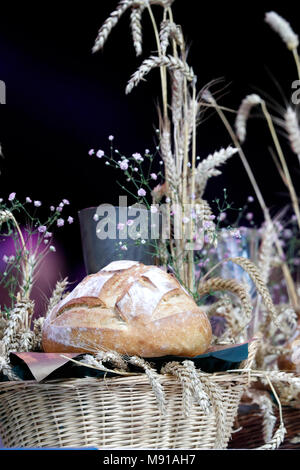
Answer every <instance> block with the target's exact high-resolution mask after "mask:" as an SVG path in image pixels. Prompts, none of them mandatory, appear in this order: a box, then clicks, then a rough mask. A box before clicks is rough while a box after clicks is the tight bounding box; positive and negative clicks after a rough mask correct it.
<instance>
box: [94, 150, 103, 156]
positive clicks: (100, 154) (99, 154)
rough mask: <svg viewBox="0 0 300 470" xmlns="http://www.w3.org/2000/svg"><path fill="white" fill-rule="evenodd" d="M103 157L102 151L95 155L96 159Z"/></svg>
mask: <svg viewBox="0 0 300 470" xmlns="http://www.w3.org/2000/svg"><path fill="white" fill-rule="evenodd" d="M103 155H104V152H103V150H98V152H97V153H96V157H98V158H102V157H103Z"/></svg>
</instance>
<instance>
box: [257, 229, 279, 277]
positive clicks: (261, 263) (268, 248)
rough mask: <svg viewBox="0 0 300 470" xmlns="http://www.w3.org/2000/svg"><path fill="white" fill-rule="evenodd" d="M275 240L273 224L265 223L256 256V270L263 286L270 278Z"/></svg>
mask: <svg viewBox="0 0 300 470" xmlns="http://www.w3.org/2000/svg"><path fill="white" fill-rule="evenodd" d="M275 238H276V233H275V229H274V224H273V223H270V222H268V221H267V222H266V223H265V226H264V229H263V235H262V242H261V245H260V248H259V255H258V268H259V271H260V274H261V278H262V280H263V282H264V283H265V284H267V283H268V281H269V277H270V272H271V264H272V259H273V257H274V243H275Z"/></svg>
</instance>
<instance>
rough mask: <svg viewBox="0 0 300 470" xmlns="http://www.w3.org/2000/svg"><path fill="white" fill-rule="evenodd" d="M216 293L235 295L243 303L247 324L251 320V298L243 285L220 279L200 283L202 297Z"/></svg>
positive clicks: (199, 291) (199, 292) (199, 290)
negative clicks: (227, 292) (222, 292)
mask: <svg viewBox="0 0 300 470" xmlns="http://www.w3.org/2000/svg"><path fill="white" fill-rule="evenodd" d="M214 291H229V292H232V293H233V294H235V295H236V296H237V297H238V298H239V299H240V301H241V304H242V307H243V309H244V312H245V315H246V319H247V323H248V322H249V321H250V320H251V315H252V303H251V298H250V296H249V293H248V292H247V290H246V288H245V287H244V286H243V285H241V284H240V283H238V282H237V281H235V280H234V279H223V278H220V277H215V278H212V279H209V280H208V281H206V282H203V283H201V282H200V283H199V285H198V294H199V295H200V296H203V295H205V294H209V293H210V294H212V293H213V292H214ZM244 326H245V325H244Z"/></svg>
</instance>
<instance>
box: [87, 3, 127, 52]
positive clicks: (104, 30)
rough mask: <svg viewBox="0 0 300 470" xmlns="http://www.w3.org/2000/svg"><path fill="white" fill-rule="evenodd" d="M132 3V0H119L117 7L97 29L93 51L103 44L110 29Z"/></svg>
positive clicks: (100, 47)
mask: <svg viewBox="0 0 300 470" xmlns="http://www.w3.org/2000/svg"><path fill="white" fill-rule="evenodd" d="M131 5H132V0H121V1H120V2H119V4H118V6H117V8H116V9H115V10H114V11H113V12H112V13H111V14H110V15H109V17H108V18H107V19H106V20H105V21H104V23H103V25H102V26H101V28H100V29H99V32H98V36H97V38H96V40H95V44H94V47H93V49H92V51H93V52H97V51H99V50H100V49H102V47H103V46H104V44H105V42H106V40H107V38H108V36H109V34H110V32H111V30H112V29H113V27H114V26H116V24H117V23H118V21H119V19H120V18H121V16H122V15H123V14H124V13H125V11H126V10H127V9H128V8H129V7H130V6H131Z"/></svg>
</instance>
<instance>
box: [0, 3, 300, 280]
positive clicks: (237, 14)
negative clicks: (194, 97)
mask: <svg viewBox="0 0 300 470" xmlns="http://www.w3.org/2000/svg"><path fill="white" fill-rule="evenodd" d="M116 4H117V1H115V0H111V1H110V0H101V1H98V2H92V1H88V0H86V1H85V2H62V1H61V2H55V1H52V2H47V1H46V2H39V3H35V2H24V3H23V4H22V5H21V4H19V3H11V4H10V6H9V5H3V4H2V5H1V10H0V79H1V80H4V81H5V84H6V91H7V104H6V105H4V106H1V107H0V142H1V143H2V149H3V153H4V155H5V158H4V159H3V160H2V159H0V166H1V175H0V197H3V198H7V196H8V194H9V193H10V192H12V191H15V192H17V197H18V198H19V199H21V200H23V199H24V198H25V197H26V196H30V197H32V199H39V200H41V201H42V202H43V207H48V206H49V205H50V204H52V203H53V204H54V205H57V203H58V202H60V200H61V199H62V198H67V199H69V200H70V202H71V206H70V210H69V211H68V213H70V214H71V215H73V216H74V218H75V222H76V223H75V224H73V225H70V226H66V227H65V228H64V229H60V230H59V231H58V236H57V237H58V238H57V240H58V244H60V246H61V247H62V248H63V252H64V257H65V260H66V263H65V265H64V267H63V268H61V269H62V271H63V272H61V273H60V274H61V275H69V276H70V278H71V279H73V280H78V279H77V278H78V277H80V276H81V275H82V274H84V271H83V260H82V252H81V244H80V231H79V223H78V219H77V211H78V210H80V209H82V208H84V207H89V206H97V205H99V204H101V203H103V202H108V203H113V204H117V203H118V196H119V193H120V189H119V186H118V185H117V183H116V179H118V177H119V176H121V175H120V174H117V173H116V172H115V171H113V170H112V169H109V168H107V167H106V166H105V165H104V164H103V162H102V161H99V160H98V159H97V158H92V157H90V156H89V155H88V150H89V149H90V148H95V149H98V148H101V149H104V150H109V141H108V136H109V135H110V134H112V135H114V136H115V146H116V147H117V148H118V149H120V150H121V151H122V152H123V153H124V154H127V155H131V154H132V153H133V152H141V153H142V152H143V151H144V149H145V148H149V149H153V148H154V147H155V145H156V141H155V132H154V129H155V127H156V126H157V115H156V109H155V106H156V103H157V96H159V86H158V85H159V81H158V76H159V75H158V73H157V71H154V72H152V73H151V74H149V76H148V78H147V82H145V83H142V84H141V85H140V86H139V87H138V88H137V89H134V90H133V92H132V94H131V95H129V96H126V95H125V93H124V90H125V86H126V83H127V80H128V79H129V77H130V75H131V74H132V73H133V72H134V71H135V70H136V68H137V67H138V65H139V64H140V63H141V61H142V58H145V57H147V56H148V55H150V53H151V52H154V51H155V43H154V39H153V35H152V32H151V24H150V21H149V18H148V16H147V13H146V12H145V13H144V22H143V24H144V54H143V56H142V58H141V57H139V58H136V57H135V54H134V49H133V46H132V41H131V36H130V31H129V14H128V13H127V14H125V15H124V17H122V19H121V21H120V23H119V24H118V25H117V26H116V27H115V28H114V30H113V32H112V34H111V36H110V37H109V39H108V41H107V43H106V45H105V48H104V51H101V52H98V53H96V54H92V53H91V49H92V46H93V44H94V40H95V38H96V35H97V31H98V29H99V27H100V26H101V24H102V23H103V21H104V20H105V19H106V17H107V16H108V15H109V13H110V11H112V10H113V9H114V7H115V6H116ZM153 10H154V12H155V13H156V14H157V15H160V14H161V12H162V10H161V8H160V7H153ZM270 10H275V11H277V12H278V13H279V14H281V15H283V16H284V17H285V18H286V19H288V20H289V21H290V23H291V24H292V26H293V28H294V29H295V30H296V31H297V32H299V33H300V16H299V6H297V2H294V1H285V2H282V1H281V2H274V1H265V0H263V1H261V2H259V4H258V5H256V4H254V3H252V2H233V1H226V2H218V1H213V2H207V1H206V2H202V1H199V0H176V1H175V3H174V6H173V11H174V18H175V21H176V22H177V23H180V24H181V25H182V27H183V31H184V34H185V37H186V39H187V43H188V44H189V45H190V54H189V62H190V64H191V65H192V66H193V68H194V71H195V73H196V74H197V76H198V86H199V87H202V86H203V85H205V84H206V83H208V82H210V81H211V80H213V79H216V78H221V77H222V78H224V84H226V85H229V86H228V87H227V88H226V95H225V96H224V98H222V104H224V105H227V106H230V107H232V108H234V109H236V108H237V107H238V106H239V104H240V101H241V100H242V99H243V97H244V96H245V95H246V94H249V93H252V92H257V91H258V90H259V91H258V92H259V93H261V94H262V95H263V96H265V95H264V94H265V93H268V94H270V95H271V96H273V97H274V99H275V100H276V102H278V103H279V104H281V105H284V103H285V100H286V99H288V98H289V96H290V94H291V83H292V81H293V80H295V79H297V75H296V68H295V65H294V62H293V57H292V54H291V53H290V52H289V51H288V50H287V49H286V47H285V45H284V44H283V43H282V42H281V40H280V38H279V37H278V36H277V35H276V34H275V33H274V32H273V31H271V30H270V28H269V27H268V25H266V24H265V23H264V14H265V12H266V11H270ZM276 80H277V81H278V82H279V83H280V89H279V88H277V87H276V83H275V81H276ZM229 117H230V116H229ZM230 118H231V117H230ZM231 119H232V118H231ZM229 144H230V138H229V137H228V135H227V133H226V131H225V130H224V128H223V125H222V123H221V122H220V121H219V120H218V119H217V117H216V116H212V117H211V118H210V119H209V120H205V122H204V123H203V124H201V126H200V127H199V131H198V138H197V154H199V155H200V156H201V157H205V156H206V155H207V154H208V153H210V152H212V151H214V150H216V149H219V148H220V147H225V146H227V145H229ZM270 144H271V140H270V137H269V134H268V132H267V131H266V125H265V123H263V121H262V120H259V119H258V120H252V121H251V122H250V124H249V140H248V141H247V143H246V145H245V151H246V154H247V157H248V159H249V162H250V164H251V166H252V168H253V170H254V172H255V175H256V178H257V181H258V183H259V185H260V186H261V188H262V190H263V194H264V196H265V198H266V201H267V204H268V206H270V207H271V208H272V211H273V212H275V211H276V210H277V209H278V208H280V207H282V206H283V205H284V204H286V203H287V202H288V198H287V196H286V194H284V193H285V189H284V187H283V186H282V183H281V181H280V178H279V177H278V175H277V172H276V169H275V168H274V166H273V163H272V160H271V157H270V155H269V153H268V145H270ZM284 147H285V144H284ZM288 162H289V164H290V166H291V168H293V171H292V174H293V176H294V178H295V184H296V187H297V178H298V177H299V175H298V174H297V169H296V168H297V161H296V157H295V156H294V155H293V154H291V153H288ZM224 187H227V188H228V193H229V200H230V201H232V202H234V203H235V205H236V206H239V205H243V204H244V202H245V200H246V199H247V196H248V195H252V194H253V191H252V189H251V186H250V183H249V182H248V179H247V176H246V175H245V172H244V169H243V167H242V164H241V163H240V160H239V158H238V156H235V157H233V158H232V160H231V161H230V162H229V163H228V164H227V165H226V167H224V173H223V175H222V176H221V177H218V178H216V179H215V180H211V182H210V183H209V185H208V190H207V193H206V197H207V199H208V200H212V199H213V198H214V197H215V196H221V195H222V191H223V188H224ZM253 209H254V212H255V214H256V220H257V222H258V223H259V222H260V220H261V213H260V210H259V206H258V205H257V204H256V203H254V205H253Z"/></svg>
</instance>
